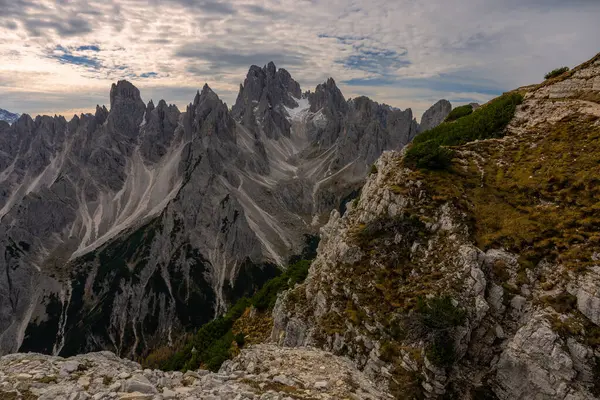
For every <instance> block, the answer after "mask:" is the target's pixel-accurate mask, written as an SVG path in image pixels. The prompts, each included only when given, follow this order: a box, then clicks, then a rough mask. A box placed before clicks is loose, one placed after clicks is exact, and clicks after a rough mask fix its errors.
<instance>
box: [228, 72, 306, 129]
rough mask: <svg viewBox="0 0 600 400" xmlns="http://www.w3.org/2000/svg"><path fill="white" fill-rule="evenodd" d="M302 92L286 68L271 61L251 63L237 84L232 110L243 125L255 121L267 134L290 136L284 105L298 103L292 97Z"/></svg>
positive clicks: (254, 123)
mask: <svg viewBox="0 0 600 400" xmlns="http://www.w3.org/2000/svg"><path fill="white" fill-rule="evenodd" d="M301 96H302V90H301V89H300V85H299V84H298V82H296V81H295V80H294V79H293V78H292V76H291V75H290V73H289V72H288V71H286V70H285V69H283V68H280V69H279V70H278V69H277V67H276V66H275V64H274V63H273V62H270V63H269V64H268V65H266V66H265V67H263V68H260V67H259V66H257V65H253V66H251V67H250V69H249V70H248V74H247V75H246V79H245V80H244V84H243V85H240V92H239V93H238V97H237V100H236V102H235V105H234V106H233V108H232V114H233V117H234V118H236V119H238V120H240V121H241V122H242V124H244V125H246V126H255V125H256V124H257V123H258V124H259V125H261V126H262V127H263V130H264V131H265V133H266V134H267V136H269V137H272V138H275V137H278V136H279V135H285V136H289V134H290V125H289V122H288V121H287V119H286V118H285V111H284V109H283V107H289V108H294V107H297V106H298V103H297V102H296V100H295V98H296V99H299V98H300V97H301Z"/></svg>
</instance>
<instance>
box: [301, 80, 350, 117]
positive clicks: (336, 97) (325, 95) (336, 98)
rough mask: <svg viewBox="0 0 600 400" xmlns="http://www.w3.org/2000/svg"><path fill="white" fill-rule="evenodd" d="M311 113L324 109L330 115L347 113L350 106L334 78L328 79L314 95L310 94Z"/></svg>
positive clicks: (319, 86)
mask: <svg viewBox="0 0 600 400" xmlns="http://www.w3.org/2000/svg"><path fill="white" fill-rule="evenodd" d="M308 100H309V102H310V111H312V112H317V111H319V110H320V109H322V108H326V111H327V112H328V113H330V115H334V114H336V113H346V112H347V111H348V104H347V103H346V100H345V99H344V95H343V94H342V92H341V91H340V89H339V88H338V87H337V85H336V84H335V81H334V80H333V78H329V79H327V82H325V83H321V84H319V85H318V86H317V88H316V89H315V92H314V93H311V94H309V96H308Z"/></svg>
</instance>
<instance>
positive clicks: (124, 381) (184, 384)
mask: <svg viewBox="0 0 600 400" xmlns="http://www.w3.org/2000/svg"><path fill="white" fill-rule="evenodd" d="M0 397H1V398H2V399H23V398H26V399H32V398H35V399H39V400H54V399H62V398H64V399H72V400H84V399H94V400H106V399H123V400H125V399H128V400H133V399H137V400H141V399H147V400H162V399H189V400H192V399H215V400H217V399H223V400H250V399H273V400H275V399H278V400H284V399H286V400H287V399H313V400H314V399H342V398H347V399H365V400H378V399H385V398H388V396H387V395H386V394H385V393H384V392H381V391H380V390H379V389H377V388H376V387H375V386H374V384H373V383H372V382H371V381H370V380H369V379H368V378H366V377H365V376H364V375H363V374H362V373H361V372H359V371H358V370H356V368H355V367H354V366H353V365H352V363H350V362H349V361H348V360H344V359H341V358H338V357H334V356H332V355H331V354H327V353H325V352H323V351H319V350H316V349H308V348H296V349H283V348H278V347H276V346H273V345H258V346H254V347H252V348H250V349H245V350H243V351H242V353H241V354H240V355H239V356H238V357H237V358H236V359H234V360H233V361H231V362H229V363H228V364H226V365H223V367H222V368H221V370H220V371H219V373H210V372H208V371H204V370H198V371H188V372H186V373H185V374H184V373H181V372H163V371H158V370H149V369H142V368H141V366H140V365H139V364H137V363H135V362H133V361H128V360H124V359H120V358H118V357H116V356H115V355H114V354H113V353H110V352H101V353H89V354H85V355H79V356H76V357H71V358H67V359H64V358H60V357H52V356H46V355H41V354H35V353H30V354H13V355H7V356H4V357H2V358H1V359H0Z"/></svg>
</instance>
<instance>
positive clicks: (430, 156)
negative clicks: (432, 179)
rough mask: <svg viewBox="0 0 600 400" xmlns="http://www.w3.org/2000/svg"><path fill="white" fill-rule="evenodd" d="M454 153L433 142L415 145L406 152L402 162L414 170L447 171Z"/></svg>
mask: <svg viewBox="0 0 600 400" xmlns="http://www.w3.org/2000/svg"><path fill="white" fill-rule="evenodd" d="M453 156H454V152H453V151H452V150H450V149H447V148H445V147H441V146H440V145H439V144H437V143H434V142H433V141H429V142H425V143H415V144H413V145H412V147H411V148H410V150H409V151H407V152H406V156H405V157H404V162H405V163H406V164H407V165H409V166H411V167H416V168H424V169H448V168H450V166H451V165H452V157H453Z"/></svg>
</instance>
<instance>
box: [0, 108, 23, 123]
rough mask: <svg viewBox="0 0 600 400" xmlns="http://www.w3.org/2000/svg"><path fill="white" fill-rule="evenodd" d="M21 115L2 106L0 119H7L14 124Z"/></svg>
mask: <svg viewBox="0 0 600 400" xmlns="http://www.w3.org/2000/svg"><path fill="white" fill-rule="evenodd" d="M20 116H21V114H15V113H11V112H10V111H6V110H4V109H2V108H0V121H6V122H8V123H9V124H12V123H14V122H15V121H16V120H17V119H19V117H20Z"/></svg>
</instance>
